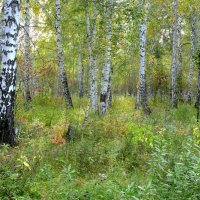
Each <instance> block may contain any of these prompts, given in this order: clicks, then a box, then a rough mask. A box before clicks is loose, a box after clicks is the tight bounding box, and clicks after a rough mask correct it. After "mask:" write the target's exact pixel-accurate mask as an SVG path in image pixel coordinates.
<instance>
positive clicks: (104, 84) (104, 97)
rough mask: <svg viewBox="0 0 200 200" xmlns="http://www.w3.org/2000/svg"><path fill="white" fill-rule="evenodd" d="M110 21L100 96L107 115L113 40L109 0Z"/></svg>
mask: <svg viewBox="0 0 200 200" xmlns="http://www.w3.org/2000/svg"><path fill="white" fill-rule="evenodd" d="M108 9H109V10H108V16H107V17H108V19H107V27H106V44H107V46H106V56H105V58H106V62H105V67H104V74H103V78H102V85H101V96H100V113H101V114H105V113H106V112H107V109H108V103H107V102H108V99H109V95H108V89H109V78H110V76H111V74H110V73H111V38H112V12H113V0H109V7H108Z"/></svg>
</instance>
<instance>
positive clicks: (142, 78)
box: [136, 2, 150, 113]
mask: <svg viewBox="0 0 200 200" xmlns="http://www.w3.org/2000/svg"><path fill="white" fill-rule="evenodd" d="M149 6H150V3H149V2H147V3H146V9H145V12H146V13H145V18H144V20H143V22H142V23H141V24H140V70H139V78H140V86H139V91H138V92H139V94H138V96H137V101H136V108H139V103H140V102H139V95H140V97H141V104H142V109H143V111H144V112H147V113H148V112H149V111H150V110H149V108H148V104H147V88H146V60H145V58H146V40H147V36H146V35H147V20H148V12H149Z"/></svg>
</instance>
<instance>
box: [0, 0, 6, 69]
mask: <svg viewBox="0 0 200 200" xmlns="http://www.w3.org/2000/svg"><path fill="white" fill-rule="evenodd" d="M4 3H5V0H4V1H3V6H2V13H4V11H3V8H4ZM4 38H5V23H4V20H3V16H2V14H1V15H0V63H2V53H3V41H4ZM0 70H1V64H0Z"/></svg>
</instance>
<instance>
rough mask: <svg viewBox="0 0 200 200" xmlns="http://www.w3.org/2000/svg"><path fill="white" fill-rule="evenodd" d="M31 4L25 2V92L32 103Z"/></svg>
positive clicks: (26, 98) (27, 0) (26, 97)
mask: <svg viewBox="0 0 200 200" xmlns="http://www.w3.org/2000/svg"><path fill="white" fill-rule="evenodd" d="M29 6H30V2H29V0H26V2H25V25H24V50H25V52H24V90H25V93H24V95H25V100H26V102H27V103H28V102H30V101H31V91H30V85H31V81H30V76H31V66H32V65H31V51H30V7H29Z"/></svg>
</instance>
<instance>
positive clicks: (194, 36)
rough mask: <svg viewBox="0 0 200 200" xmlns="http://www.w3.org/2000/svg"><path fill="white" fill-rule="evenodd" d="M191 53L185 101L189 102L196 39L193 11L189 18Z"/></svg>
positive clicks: (190, 99)
mask: <svg viewBox="0 0 200 200" xmlns="http://www.w3.org/2000/svg"><path fill="white" fill-rule="evenodd" d="M191 28H192V31H191V53H190V73H189V81H188V87H189V89H188V94H187V101H188V103H191V101H192V82H193V76H194V52H195V40H196V30H195V29H196V15H195V12H194V13H193V15H192V19H191Z"/></svg>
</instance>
